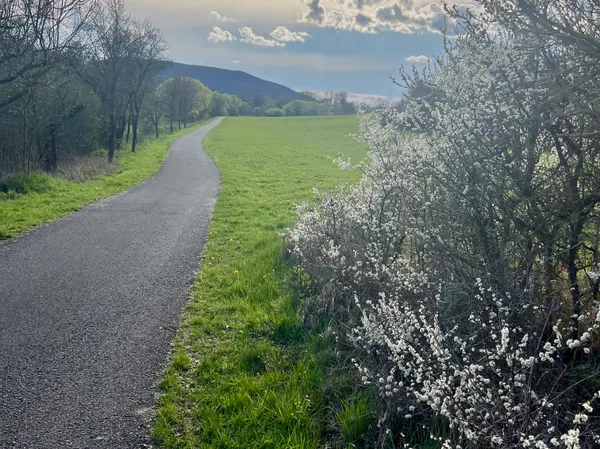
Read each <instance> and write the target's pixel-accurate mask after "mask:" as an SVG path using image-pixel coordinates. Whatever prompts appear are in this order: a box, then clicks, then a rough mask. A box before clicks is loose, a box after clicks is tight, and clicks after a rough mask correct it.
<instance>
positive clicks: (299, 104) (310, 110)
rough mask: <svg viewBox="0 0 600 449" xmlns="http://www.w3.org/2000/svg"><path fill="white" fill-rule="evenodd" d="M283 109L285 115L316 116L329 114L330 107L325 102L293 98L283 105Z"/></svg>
mask: <svg viewBox="0 0 600 449" xmlns="http://www.w3.org/2000/svg"><path fill="white" fill-rule="evenodd" d="M283 111H284V112H285V115H287V116H303V115H307V116H316V115H330V114H331V108H330V107H329V106H328V105H326V104H321V103H317V102H315V101H302V100H294V101H292V102H290V103H288V104H286V105H285V106H284V107H283Z"/></svg>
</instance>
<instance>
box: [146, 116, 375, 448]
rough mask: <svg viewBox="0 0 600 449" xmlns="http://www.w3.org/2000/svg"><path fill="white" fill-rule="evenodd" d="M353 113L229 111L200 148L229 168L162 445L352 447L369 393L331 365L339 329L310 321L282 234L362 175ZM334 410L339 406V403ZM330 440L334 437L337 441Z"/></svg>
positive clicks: (159, 425) (166, 397)
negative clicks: (309, 207) (343, 162)
mask: <svg viewBox="0 0 600 449" xmlns="http://www.w3.org/2000/svg"><path fill="white" fill-rule="evenodd" d="M356 132H357V120H356V118H355V117H319V118H316V117H315V118H312V117H308V118H277V119H264V118H227V119H225V121H224V122H223V123H222V124H221V125H220V126H219V127H218V128H216V129H215V130H214V131H212V132H211V133H210V134H209V136H208V137H207V139H206V140H205V144H204V147H205V149H206V150H207V152H208V153H209V155H210V156H211V157H212V158H213V160H214V161H215V162H216V164H217V165H218V167H219V169H220V171H221V175H222V186H221V195H220V198H219V201H218V202H217V205H216V208H215V211H214V216H213V221H212V225H211V230H210V233H209V240H208V243H207V246H206V248H205V251H204V253H203V256H202V263H201V271H200V272H199V274H198V276H197V281H196V283H195V284H194V287H193V297H192V300H191V302H190V303H189V305H188V306H187V308H186V310H185V312H184V316H183V320H182V324H181V328H180V331H179V333H178V336H177V338H176V341H175V346H174V352H173V357H172V362H171V364H170V366H169V367H168V369H167V371H166V373H165V376H164V378H163V380H162V382H161V387H162V395H161V398H160V400H159V408H158V412H157V417H156V422H155V427H154V435H155V437H156V438H157V440H158V441H159V443H160V444H161V445H162V446H164V447H166V448H181V449H183V448H188V449H191V448H240V449H242V448H244V449H251V448H261V449H267V448H273V449H280V448H317V447H323V441H324V440H328V441H336V444H339V445H340V446H339V447H344V448H345V447H352V446H351V444H352V443H353V441H345V439H344V436H346V437H347V439H348V440H350V439H352V440H358V439H359V438H360V433H361V432H364V431H365V428H366V427H367V426H368V422H369V418H368V416H367V413H366V412H365V411H364V409H365V407H366V402H365V399H363V398H361V397H359V398H358V400H357V401H354V402H353V401H352V400H350V402H347V403H343V406H342V402H341V401H338V403H337V405H336V403H335V401H334V402H332V401H331V400H330V398H331V397H345V396H348V395H351V394H352V393H353V392H352V391H349V388H350V389H351V388H352V387H351V386H352V384H353V382H350V381H348V374H347V373H339V374H338V375H335V376H325V373H326V371H327V369H328V368H329V367H332V366H334V365H335V355H334V350H333V344H332V342H333V339H332V337H331V336H326V335H319V333H318V332H308V331H307V330H305V329H303V328H302V326H301V324H300V322H299V320H298V317H297V311H296V308H295V302H296V298H295V297H294V295H293V293H292V290H291V287H290V282H289V280H290V274H291V273H290V270H291V268H290V265H289V263H288V262H287V261H286V260H285V258H284V256H283V252H282V237H281V233H283V232H285V229H286V228H288V227H290V226H293V224H294V220H295V217H296V212H295V206H296V205H298V204H300V203H302V202H304V201H306V200H310V199H311V198H313V196H312V195H313V194H312V189H313V188H314V187H316V188H319V189H333V188H335V187H336V186H338V185H340V184H343V183H346V182H352V181H356V180H358V179H359V173H357V172H349V171H340V170H339V168H338V167H337V165H336V164H334V163H333V162H332V159H335V158H336V157H337V156H338V154H340V153H343V154H345V155H347V156H349V157H351V158H352V160H353V161H354V162H359V161H360V160H362V159H363V158H364V157H365V150H364V147H363V146H362V145H361V144H359V143H357V142H355V141H354V140H353V139H351V138H350V137H349V136H348V134H350V133H356ZM336 409H338V410H339V411H337V410H336ZM330 447H331V446H330Z"/></svg>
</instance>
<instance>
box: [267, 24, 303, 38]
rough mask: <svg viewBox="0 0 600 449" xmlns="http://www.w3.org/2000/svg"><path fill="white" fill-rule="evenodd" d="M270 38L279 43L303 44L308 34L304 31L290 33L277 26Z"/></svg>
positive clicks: (284, 28)
mask: <svg viewBox="0 0 600 449" xmlns="http://www.w3.org/2000/svg"><path fill="white" fill-rule="evenodd" d="M270 35H271V37H272V38H273V39H275V40H276V41H279V42H304V41H305V40H306V38H307V37H310V34H308V33H305V32H304V31H298V32H294V31H290V30H288V29H287V28H286V27H282V26H279V27H277V28H275V29H274V30H273V31H271V34H270Z"/></svg>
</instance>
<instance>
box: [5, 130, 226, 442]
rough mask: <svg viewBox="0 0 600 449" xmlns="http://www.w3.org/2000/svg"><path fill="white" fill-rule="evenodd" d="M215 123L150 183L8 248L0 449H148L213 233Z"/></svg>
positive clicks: (185, 140) (191, 137)
mask: <svg viewBox="0 0 600 449" xmlns="http://www.w3.org/2000/svg"><path fill="white" fill-rule="evenodd" d="M217 124H218V121H217V122H213V123H211V124H210V125H207V126H204V127H203V128H201V129H199V130H196V131H194V132H192V133H191V134H188V135H186V136H184V137H182V138H181V139H179V140H177V141H176V142H175V143H174V144H173V146H172V147H171V150H170V152H169V155H168V157H167V160H166V162H165V165H164V166H163V167H162V169H161V170H160V172H159V173H158V174H157V175H156V176H154V177H153V178H152V179H150V180H148V181H147V182H145V183H143V184H141V185H139V186H137V187H134V188H133V189H131V190H129V191H127V192H125V193H123V194H121V195H117V196H114V197H111V198H109V199H106V200H104V201H100V202H97V203H95V204H92V205H90V206H88V207H86V208H85V209H83V210H82V211H80V212H76V213H74V214H72V215H70V216H68V217H66V218H64V219H61V220H59V221H57V222H55V223H52V224H50V225H48V226H44V227H42V228H39V229H37V230H35V231H33V232H31V233H29V234H28V235H26V236H25V237H23V238H19V239H16V240H13V241H8V242H6V243H4V244H0V448H2V449H4V448H36V449H37V448H39V449H54V448H60V449H63V448H80V449H83V448H106V449H109V448H110V449H125V448H136V449H137V448H140V447H145V446H144V444H145V443H147V442H148V429H147V424H148V420H149V418H150V417H151V408H152V407H153V403H154V395H155V389H154V388H153V384H154V382H156V380H157V379H158V378H159V377H160V374H161V371H162V369H163V367H164V364H165V362H166V360H167V357H168V353H169V345H170V342H171V341H172V338H173V336H174V333H175V330H176V328H177V323H178V318H179V315H180V312H181V308H182V306H183V304H184V303H185V301H186V297H187V293H188V289H189V286H190V283H191V282H192V279H193V275H194V272H195V271H196V269H197V267H198V263H199V259H200V253H201V251H202V248H203V246H204V243H205V241H206V237H207V231H208V225H209V221H210V217H211V214H212V210H213V206H214V204H215V201H216V198H217V195H218V191H219V182H220V181H219V172H218V170H217V168H216V167H215V165H214V164H213V163H212V161H211V160H210V159H209V158H208V156H206V154H205V153H204V152H203V151H202V148H201V141H202V139H203V137H204V136H205V135H206V134H207V133H208V131H210V130H211V129H212V128H214V127H215V126H216V125H217Z"/></svg>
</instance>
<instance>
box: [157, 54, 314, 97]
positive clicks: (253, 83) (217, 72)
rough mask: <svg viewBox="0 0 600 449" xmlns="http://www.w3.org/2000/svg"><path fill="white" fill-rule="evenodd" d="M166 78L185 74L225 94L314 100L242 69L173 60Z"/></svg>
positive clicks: (163, 74)
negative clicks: (190, 63)
mask: <svg viewBox="0 0 600 449" xmlns="http://www.w3.org/2000/svg"><path fill="white" fill-rule="evenodd" d="M162 76H163V77H164V78H165V79H166V78H172V77H175V76H184V77H189V78H194V79H196V80H198V81H200V82H201V83H202V84H204V85H205V86H206V87H208V88H209V89H210V90H213V91H217V92H221V93H224V94H233V95H238V94H242V93H243V94H245V95H248V96H255V95H265V96H268V97H278V98H283V99H287V100H290V101H292V100H303V101H314V99H313V98H310V97H309V96H307V95H304V94H302V93H300V92H296V91H295V90H292V89H290V88H289V87H286V86H282V85H281V84H277V83H273V82H271V81H266V80H263V79H261V78H257V77H256V76H253V75H250V74H249V73H246V72H242V71H240V70H227V69H219V68H216V67H207V66H199V65H187V64H181V63H179V62H171V63H169V64H168V65H167V67H166V69H165V70H164V72H163V73H162Z"/></svg>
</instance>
